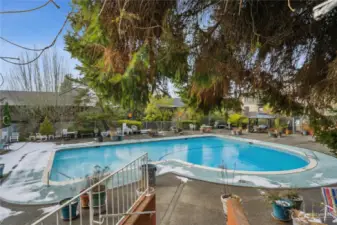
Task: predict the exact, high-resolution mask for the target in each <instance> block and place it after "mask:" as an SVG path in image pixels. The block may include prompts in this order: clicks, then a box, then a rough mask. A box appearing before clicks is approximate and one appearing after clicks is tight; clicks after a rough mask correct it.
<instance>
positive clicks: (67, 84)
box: [60, 74, 73, 93]
mask: <svg viewBox="0 0 337 225" xmlns="http://www.w3.org/2000/svg"><path fill="white" fill-rule="evenodd" d="M72 87H73V82H72V81H71V74H69V75H66V76H65V77H64V80H63V82H62V83H61V86H60V93H66V92H69V91H71V89H72Z"/></svg>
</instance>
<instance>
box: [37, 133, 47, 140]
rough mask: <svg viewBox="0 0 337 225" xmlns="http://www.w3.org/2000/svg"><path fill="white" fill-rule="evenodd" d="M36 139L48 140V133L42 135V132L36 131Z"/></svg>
mask: <svg viewBox="0 0 337 225" xmlns="http://www.w3.org/2000/svg"><path fill="white" fill-rule="evenodd" d="M35 139H36V140H40V141H47V140H48V137H47V135H42V134H40V133H36V135H35Z"/></svg>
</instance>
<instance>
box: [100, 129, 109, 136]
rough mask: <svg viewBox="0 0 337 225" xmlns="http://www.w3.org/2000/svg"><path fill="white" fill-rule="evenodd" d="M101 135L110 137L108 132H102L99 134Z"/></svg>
mask: <svg viewBox="0 0 337 225" xmlns="http://www.w3.org/2000/svg"><path fill="white" fill-rule="evenodd" d="M101 135H102V137H109V135H110V130H107V131H102V132H101Z"/></svg>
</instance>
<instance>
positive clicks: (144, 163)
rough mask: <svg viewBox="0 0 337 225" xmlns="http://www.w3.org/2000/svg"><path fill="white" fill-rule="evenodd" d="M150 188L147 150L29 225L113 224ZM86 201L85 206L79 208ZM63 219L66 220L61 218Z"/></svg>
mask: <svg viewBox="0 0 337 225" xmlns="http://www.w3.org/2000/svg"><path fill="white" fill-rule="evenodd" d="M149 190H150V188H149V173H148V154H147V153H146V154H144V155H142V156H140V157H139V158H137V159H135V160H133V161H132V162H130V163H129V164H127V165H125V166H124V167H122V168H121V169H119V170H117V171H114V172H112V173H109V174H108V175H106V176H105V177H104V178H103V179H102V180H100V181H99V182H97V183H95V184H94V185H92V186H91V187H89V188H87V189H85V190H84V191H82V192H81V193H80V194H78V195H76V196H75V197H73V198H71V199H69V200H67V201H66V202H65V203H63V204H61V205H59V206H58V207H56V208H55V209H54V210H52V211H51V212H50V213H48V214H47V215H45V216H43V217H41V218H40V219H38V220H37V221H35V222H34V223H32V225H42V224H45V225H47V224H48V225H51V224H56V225H60V224H69V225H71V224H80V225H94V224H101V225H115V224H118V223H119V222H120V221H121V220H122V219H123V218H124V216H126V215H129V214H132V213H130V211H131V210H132V209H133V207H134V206H135V204H136V203H137V201H138V200H139V199H140V198H142V197H143V196H145V195H146V194H148V193H149ZM87 203H88V208H87V209H85V208H82V206H84V205H86V204H87ZM146 213H148V214H153V213H155V212H152V211H151V212H146ZM65 219H66V220H67V221H64V220H65Z"/></svg>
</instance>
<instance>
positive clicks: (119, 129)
mask: <svg viewBox="0 0 337 225" xmlns="http://www.w3.org/2000/svg"><path fill="white" fill-rule="evenodd" d="M116 134H117V135H123V132H122V128H120V127H117V129H116Z"/></svg>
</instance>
